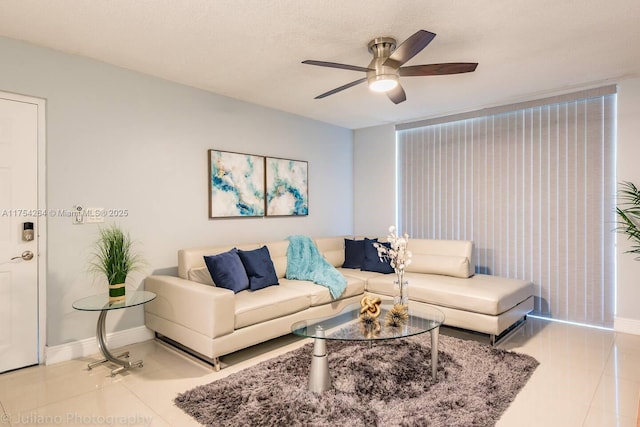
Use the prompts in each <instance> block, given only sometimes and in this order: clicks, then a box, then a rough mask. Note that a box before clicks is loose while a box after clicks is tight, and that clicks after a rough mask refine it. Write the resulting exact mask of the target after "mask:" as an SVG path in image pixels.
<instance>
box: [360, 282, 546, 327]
mask: <svg viewBox="0 0 640 427" xmlns="http://www.w3.org/2000/svg"><path fill="white" fill-rule="evenodd" d="M393 279H394V278H393V277H389V276H379V277H376V278H372V279H369V281H368V283H367V290H368V291H370V292H374V293H376V294H381V295H390V296H392V295H393V294H394V288H393ZM405 279H406V280H407V281H408V282H409V288H408V289H409V299H410V300H411V301H420V302H424V303H427V304H433V305H439V306H443V307H449V308H454V309H458V310H464V311H471V312H474V313H481V314H487V315H491V316H496V315H499V314H502V313H504V312H505V311H507V310H509V309H511V308H513V307H515V306H516V305H518V304H519V303H520V302H522V301H524V300H526V299H527V298H529V297H530V296H531V295H533V284H532V283H531V282H528V281H525V280H518V279H508V278H505V277H498V276H489V275H486V274H476V275H474V276H473V277H470V278H468V279H461V278H458V277H450V276H441V275H435V274H423V273H405Z"/></svg>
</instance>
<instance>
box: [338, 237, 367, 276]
mask: <svg viewBox="0 0 640 427" xmlns="http://www.w3.org/2000/svg"><path fill="white" fill-rule="evenodd" d="M363 263H364V239H363V240H351V239H344V263H343V264H342V268H357V269H358V270H359V269H361V268H362V264H363Z"/></svg>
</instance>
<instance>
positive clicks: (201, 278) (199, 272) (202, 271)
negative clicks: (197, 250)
mask: <svg viewBox="0 0 640 427" xmlns="http://www.w3.org/2000/svg"><path fill="white" fill-rule="evenodd" d="M188 279H189V280H193V281H194V282H198V283H202V284H203V285H209V286H215V285H216V284H215V283H213V279H212V278H211V273H209V269H208V268H207V267H198V268H192V269H190V270H189V274H188Z"/></svg>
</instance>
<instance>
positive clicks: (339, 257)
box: [313, 237, 344, 267]
mask: <svg viewBox="0 0 640 427" xmlns="http://www.w3.org/2000/svg"><path fill="white" fill-rule="evenodd" d="M313 241H314V243H315V244H316V247H317V248H318V250H319V251H320V253H321V254H322V256H324V258H325V259H326V260H327V261H329V264H331V265H333V266H334V267H340V266H341V265H342V264H343V263H344V238H343V237H322V238H319V239H314V240H313Z"/></svg>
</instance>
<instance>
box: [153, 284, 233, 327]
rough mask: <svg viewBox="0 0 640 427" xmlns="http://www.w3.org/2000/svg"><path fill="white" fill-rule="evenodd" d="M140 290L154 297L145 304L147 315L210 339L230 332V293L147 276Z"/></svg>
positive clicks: (209, 287)
mask: <svg viewBox="0 0 640 427" xmlns="http://www.w3.org/2000/svg"><path fill="white" fill-rule="evenodd" d="M144 288H145V290H147V291H151V292H153V293H155V294H156V295H157V298H156V299H154V300H153V301H151V302H149V303H147V304H145V306H144V308H145V311H146V312H148V313H152V314H154V315H155V316H158V317H161V318H163V319H166V320H168V321H170V322H174V323H176V324H179V325H181V326H184V327H185V328H188V329H191V330H194V331H196V332H198V333H201V334H203V335H205V336H207V337H211V338H216V337H219V336H222V335H226V334H230V333H232V332H233V330H234V323H235V320H234V319H235V296H234V293H233V291H230V290H228V289H223V288H216V287H214V286H209V285H203V284H201V283H197V282H193V281H191V280H186V279H181V278H179V277H174V276H149V277H147V278H146V279H145V281H144Z"/></svg>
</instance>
